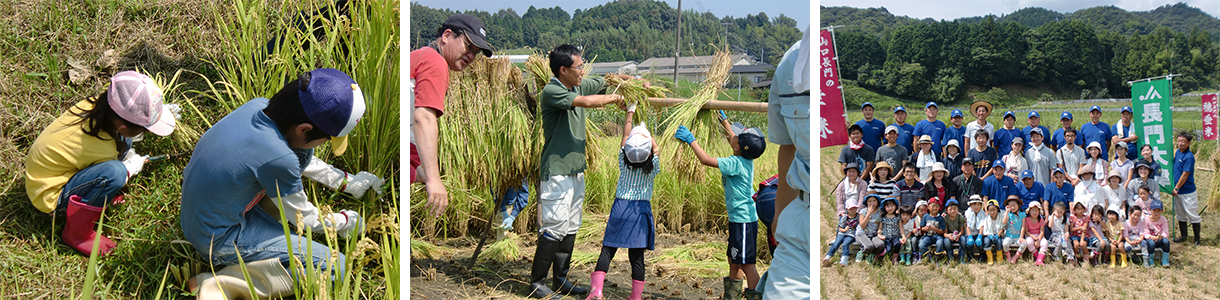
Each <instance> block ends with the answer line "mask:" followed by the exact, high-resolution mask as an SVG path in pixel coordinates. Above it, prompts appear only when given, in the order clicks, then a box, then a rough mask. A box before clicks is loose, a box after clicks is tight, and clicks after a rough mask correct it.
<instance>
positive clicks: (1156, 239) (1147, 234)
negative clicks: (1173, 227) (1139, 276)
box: [1140, 201, 1169, 267]
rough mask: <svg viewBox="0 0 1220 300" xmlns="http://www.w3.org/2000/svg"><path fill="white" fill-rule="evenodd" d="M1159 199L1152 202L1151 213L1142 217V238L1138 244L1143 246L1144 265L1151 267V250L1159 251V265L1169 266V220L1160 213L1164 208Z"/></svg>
mask: <svg viewBox="0 0 1220 300" xmlns="http://www.w3.org/2000/svg"><path fill="white" fill-rule="evenodd" d="M1162 206H1163V205H1162V204H1161V201H1153V202H1152V213H1151V214H1148V217H1147V218H1145V219H1144V232H1143V235H1144V240H1143V241H1140V246H1142V247H1143V248H1144V251H1145V253H1144V267H1152V259H1151V258H1152V254H1155V253H1154V252H1153V250H1159V251H1160V252H1161V266H1162V267H1169V220H1167V219H1165V216H1162V215H1161V212H1162V211H1163V210H1164V209H1163V207H1162Z"/></svg>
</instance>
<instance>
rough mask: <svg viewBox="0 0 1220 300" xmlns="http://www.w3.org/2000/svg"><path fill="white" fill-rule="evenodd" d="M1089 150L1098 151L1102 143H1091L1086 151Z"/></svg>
mask: <svg viewBox="0 0 1220 300" xmlns="http://www.w3.org/2000/svg"><path fill="white" fill-rule="evenodd" d="M1088 148H1097V149H1101V143H1098V142H1089V146H1088V147H1085V149H1088Z"/></svg>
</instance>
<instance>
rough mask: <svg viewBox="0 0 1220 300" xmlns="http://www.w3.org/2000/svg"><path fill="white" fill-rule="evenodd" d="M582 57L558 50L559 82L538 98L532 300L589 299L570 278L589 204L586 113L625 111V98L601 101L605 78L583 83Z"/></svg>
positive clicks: (554, 56) (571, 49) (554, 60)
mask: <svg viewBox="0 0 1220 300" xmlns="http://www.w3.org/2000/svg"><path fill="white" fill-rule="evenodd" d="M580 54H581V51H580V49H578V48H576V47H575V46H572V45H560V46H559V47H555V50H552V51H551V53H550V55H549V57H550V65H551V74H554V76H555V77H552V78H551V81H550V83H547V85H546V86H545V87H543V88H542V95H541V96H540V98H541V104H540V105H542V134H543V137H544V138H545V141H546V142H545V144H543V145H542V170H541V173H540V174H539V180H540V181H541V182H540V185H539V190H538V198H539V200H538V221H539V222H538V223H539V227H541V228H540V229H539V232H540V234H539V235H538V247H537V248H536V249H535V250H534V264H533V267H532V269H531V270H530V284H531V286H532V287H533V292H532V293H531V294H530V297H534V298H544V297H549V296H554V299H559V298H561V297H562V295H560V294H577V295H583V294H587V293H588V290H587V289H585V288H581V287H577V286H575V285H574V284H572V283H571V282H570V281H568V278H567V277H568V269H569V266H570V264H571V262H572V248H573V247H574V246H575V245H576V231H577V230H578V229H580V214H581V210H582V209H583V207H584V202H585V173H584V172H585V108H600V107H603V106H606V105H610V104H617V105H618V106H619V108H623V97H622V96H619V95H598V94H599V93H601V92H602V91H603V89H604V88H605V82H604V81H603V80H602V78H600V77H595V78H584V76H585V72H584V70H583V69H582V68H584V65H585V63H584V60H583V59H581V57H580ZM619 76H622V77H623V78H625V79H631V78H632V77H630V76H627V75H619ZM645 86H646V87H647V86H648V84H647V83H645ZM552 263H554V271H555V278H554V279H553V280H552V281H551V283H552V286H551V287H550V288H548V287H547V286H546V284H545V283H544V282H543V281H544V280H546V277H547V276H546V275H547V269H548V268H551V266H552ZM552 289H553V290H552ZM555 292H558V294H556V293H555ZM552 294H554V295H552Z"/></svg>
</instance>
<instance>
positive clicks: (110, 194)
mask: <svg viewBox="0 0 1220 300" xmlns="http://www.w3.org/2000/svg"><path fill="white" fill-rule="evenodd" d="M124 184H127V167H126V166H124V165H123V163H122V162H120V161H117V160H107V161H104V162H100V163H97V164H95V165H92V166H89V167H86V168H85V169H83V170H80V172H76V174H74V175H72V178H71V179H68V183H66V184H64V188H63V191H61V192H60V193H59V204H58V205H56V208H55V211H57V212H62V211H64V210H65V209H67V208H68V198H69V197H71V196H80V198H81V202H84V203H85V204H88V205H90V206H96V207H104V206H106V204H107V203H110V200H111V199H114V196H115V195H116V194H118V193H119V189H121V188H123V185H124Z"/></svg>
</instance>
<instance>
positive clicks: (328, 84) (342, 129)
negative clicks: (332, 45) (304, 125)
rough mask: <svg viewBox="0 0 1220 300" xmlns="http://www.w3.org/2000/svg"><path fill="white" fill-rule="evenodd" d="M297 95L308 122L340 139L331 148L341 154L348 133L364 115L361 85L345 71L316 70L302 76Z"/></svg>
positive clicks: (332, 141)
mask: <svg viewBox="0 0 1220 300" xmlns="http://www.w3.org/2000/svg"><path fill="white" fill-rule="evenodd" d="M297 96H298V97H299V98H300V101H301V106H302V108H304V109H305V115H306V116H307V117H309V121H310V122H312V123H313V124H314V126H317V127H318V129H321V130H322V131H323V132H326V134H329V135H330V136H332V137H336V138H338V139H332V140H331V148H332V149H334V152H335V155H342V154H343V152H344V151H345V150H346V149H347V139H346V136H347V134H348V133H351V132H352V129H355V128H356V123H358V122H360V117H362V116H364V92H362V91H361V90H360V85H358V84H356V81H355V80H352V78H351V77H350V76H347V74H344V73H343V72H342V71H339V70H335V69H330V68H323V69H317V70H313V71H309V72H305V73H302V74H301V76H300V86H299V91H297Z"/></svg>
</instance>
